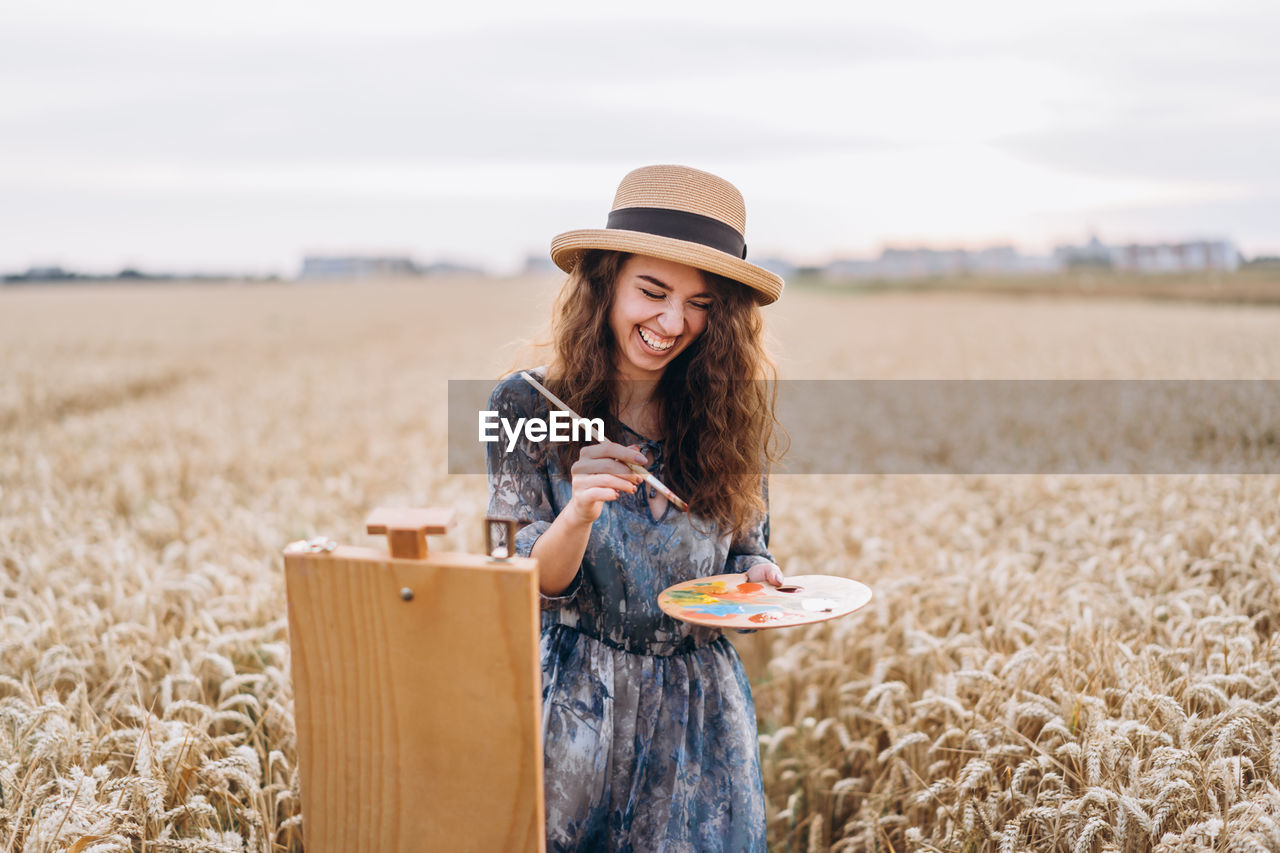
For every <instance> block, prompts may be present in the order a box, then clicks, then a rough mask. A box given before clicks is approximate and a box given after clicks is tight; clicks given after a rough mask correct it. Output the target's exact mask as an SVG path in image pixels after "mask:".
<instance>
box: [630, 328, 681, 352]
mask: <svg viewBox="0 0 1280 853" xmlns="http://www.w3.org/2000/svg"><path fill="white" fill-rule="evenodd" d="M636 328H637V329H638V330H639V331H640V340H641V342H642V343H643V344H644V347H645V349H647V350H649V352H651V353H653V354H654V355H662V354H663V353H665V352H667V351H668V350H669V349H671V348H672V347H673V346H675V345H676V339H675V338H665V337H663V336H662V335H659V334H657V333H656V332H652V331H650V330H648V329H646V328H645V327H644V326H636Z"/></svg>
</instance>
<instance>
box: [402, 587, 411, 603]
mask: <svg viewBox="0 0 1280 853" xmlns="http://www.w3.org/2000/svg"><path fill="white" fill-rule="evenodd" d="M400 597H401V598H402V599H404V600H405V601H413V590H411V589H409V587H407V586H406V587H401V589H400Z"/></svg>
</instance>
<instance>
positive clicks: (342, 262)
mask: <svg viewBox="0 0 1280 853" xmlns="http://www.w3.org/2000/svg"><path fill="white" fill-rule="evenodd" d="M418 274H419V270H418V265H417V264H416V263H414V262H413V258H410V257H407V256H374V255H307V256H306V257H304V258H303V259H302V271H301V272H299V273H298V278H300V279H338V278H395V277H403V276H407V275H418Z"/></svg>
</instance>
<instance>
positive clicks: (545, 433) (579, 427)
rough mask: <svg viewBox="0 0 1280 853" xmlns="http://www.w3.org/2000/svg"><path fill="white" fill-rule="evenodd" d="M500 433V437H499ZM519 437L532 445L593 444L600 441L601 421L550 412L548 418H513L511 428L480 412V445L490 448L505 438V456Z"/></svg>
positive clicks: (602, 433)
mask: <svg viewBox="0 0 1280 853" xmlns="http://www.w3.org/2000/svg"><path fill="white" fill-rule="evenodd" d="M499 432H501V435H500V434H499ZM521 434H523V435H524V437H525V438H526V439H527V440H529V441H532V442H541V441H554V442H560V443H563V442H568V441H597V440H601V439H603V438H604V419H603V418H575V417H574V416H573V415H571V414H569V413H568V412H561V411H553V412H550V417H549V418H546V419H544V418H516V422H515V424H512V423H511V421H509V420H508V419H506V418H503V417H499V415H498V413H497V412H491V411H486V412H480V441H481V442H482V443H486V444H492V443H493V442H496V441H501V440H502V435H505V436H506V437H507V451H506V452H507V453H510V452H511V451H512V450H515V447H516V442H517V441H519V440H520V436H521Z"/></svg>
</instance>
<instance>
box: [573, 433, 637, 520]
mask: <svg viewBox="0 0 1280 853" xmlns="http://www.w3.org/2000/svg"><path fill="white" fill-rule="evenodd" d="M627 462H634V463H636V464H637V465H647V464H649V463H648V460H647V459H645V457H644V454H642V453H641V452H640V448H639V447H637V446H636V445H631V446H630V447H624V446H623V445H621V444H614V443H613V442H612V441H602V442H600V443H599V444H589V445H587V446H586V447H584V448H582V453H580V454H579V455H578V461H577V462H574V463H573V467H572V468H571V469H570V470H569V472H570V474H571V476H572V483H573V498H572V499H571V500H570V501H569V505H568V506H567V507H565V511H566V512H572V513H573V514H574V516H573V517H574V518H575V519H576V520H577V521H579V522H581V523H582V524H591V523H592V522H594V521H595V520H596V519H597V518H599V517H600V513H601V511H603V510H604V502H605V501H612V500H617V499H618V495H619V494H621V493H622V492H631V493H632V494H634V493H635V491H636V489H637V487H638V486H639V484H640V482H641V481H642V480H643V479H644V478H643V477H641V476H640V475H639V474H637V473H635V472H634V471H632V470H631V469H630V468H628V467H627V465H626V463H627Z"/></svg>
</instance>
